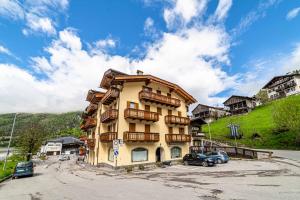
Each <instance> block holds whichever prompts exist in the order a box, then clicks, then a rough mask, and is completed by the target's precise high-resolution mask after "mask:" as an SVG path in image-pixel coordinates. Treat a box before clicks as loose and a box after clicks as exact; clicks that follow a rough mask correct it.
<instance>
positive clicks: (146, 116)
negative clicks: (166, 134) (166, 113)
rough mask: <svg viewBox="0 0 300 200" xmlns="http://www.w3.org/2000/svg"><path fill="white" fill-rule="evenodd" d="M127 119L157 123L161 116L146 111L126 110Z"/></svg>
mask: <svg viewBox="0 0 300 200" xmlns="http://www.w3.org/2000/svg"><path fill="white" fill-rule="evenodd" d="M124 117H125V119H138V120H146V121H153V122H157V121H158V120H159V114H158V113H156V112H150V111H146V110H138V109H133V108H126V109H125V111H124Z"/></svg>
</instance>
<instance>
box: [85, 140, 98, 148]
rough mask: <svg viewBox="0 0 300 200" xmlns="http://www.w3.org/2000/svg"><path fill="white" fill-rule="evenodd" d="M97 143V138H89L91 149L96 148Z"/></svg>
mask: <svg viewBox="0 0 300 200" xmlns="http://www.w3.org/2000/svg"><path fill="white" fill-rule="evenodd" d="M95 143H96V140H95V139H87V145H88V147H89V148H90V149H94V148H95Z"/></svg>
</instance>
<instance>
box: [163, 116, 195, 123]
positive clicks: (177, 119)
mask: <svg viewBox="0 0 300 200" xmlns="http://www.w3.org/2000/svg"><path fill="white" fill-rule="evenodd" d="M165 121H166V124H177V125H189V124H190V119H189V118H188V117H179V116H175V115H167V116H165Z"/></svg>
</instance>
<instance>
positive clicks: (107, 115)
mask: <svg viewBox="0 0 300 200" xmlns="http://www.w3.org/2000/svg"><path fill="white" fill-rule="evenodd" d="M117 118H118V110H117V109H109V110H107V111H105V112H104V113H103V114H102V115H101V122H102V123H107V122H110V121H112V120H115V119H117Z"/></svg>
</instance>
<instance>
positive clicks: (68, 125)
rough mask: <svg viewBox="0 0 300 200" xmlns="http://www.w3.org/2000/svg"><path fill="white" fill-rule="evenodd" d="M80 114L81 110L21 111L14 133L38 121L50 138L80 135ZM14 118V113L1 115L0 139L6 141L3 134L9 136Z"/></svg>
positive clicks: (16, 133)
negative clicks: (67, 111) (33, 112)
mask: <svg viewBox="0 0 300 200" xmlns="http://www.w3.org/2000/svg"><path fill="white" fill-rule="evenodd" d="M80 115H81V112H69V113H62V114H48V113H39V114H30V113H20V114H18V115H17V118H16V125H15V132H14V135H15V136H17V135H18V134H19V133H20V132H21V131H22V130H24V129H26V127H28V126H27V125H28V124H29V122H32V121H37V123H39V124H41V125H42V126H43V127H44V129H45V131H46V133H47V135H48V137H49V138H51V137H55V136H59V135H75V136H79V135H80V134H81V131H80V129H79V124H80V121H81V117H80ZM13 118H14V114H2V115H0V140H2V141H5V140H6V139H5V138H4V137H3V136H8V135H9V134H10V131H11V127H12V123H13ZM0 145H1V144H0Z"/></svg>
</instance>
